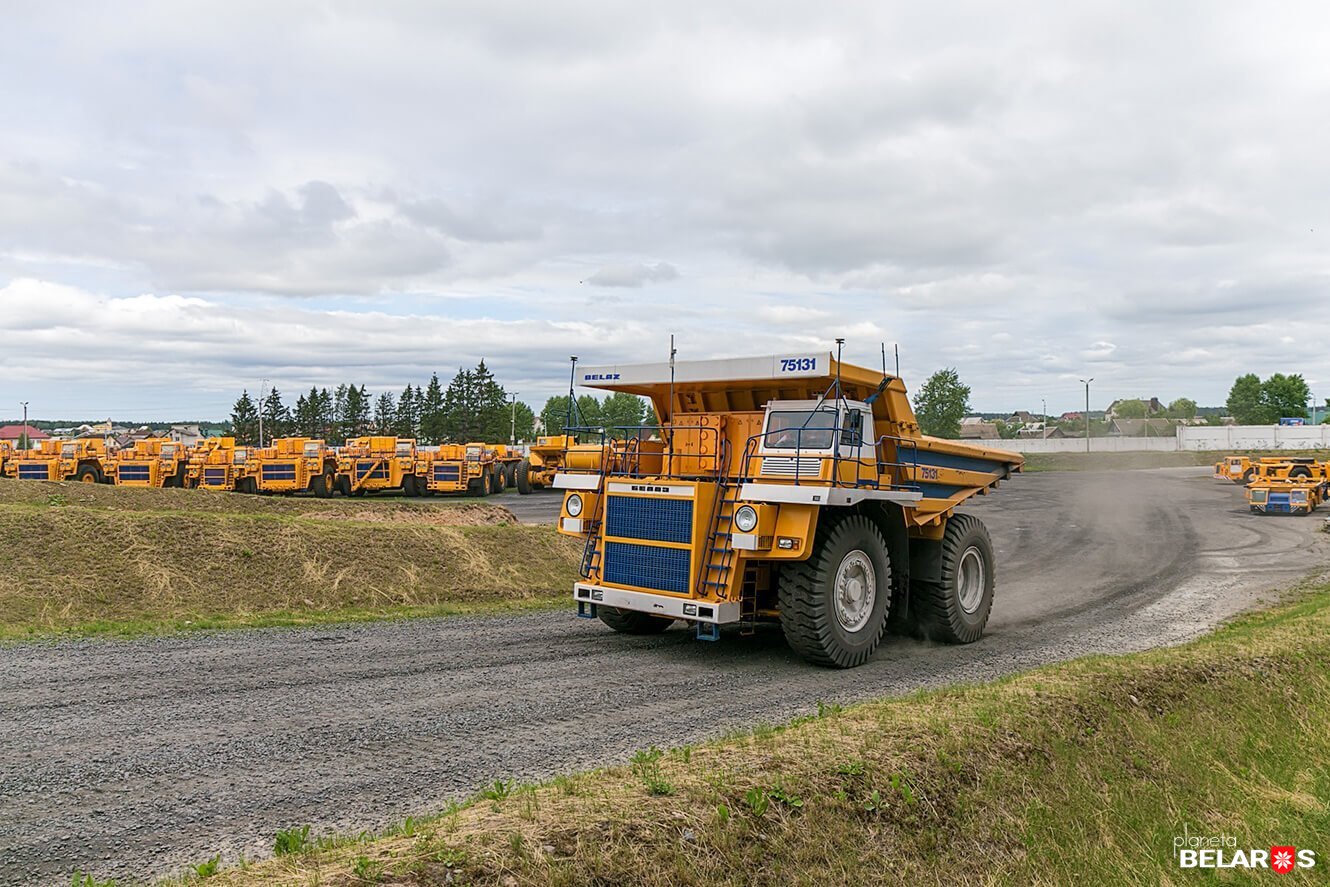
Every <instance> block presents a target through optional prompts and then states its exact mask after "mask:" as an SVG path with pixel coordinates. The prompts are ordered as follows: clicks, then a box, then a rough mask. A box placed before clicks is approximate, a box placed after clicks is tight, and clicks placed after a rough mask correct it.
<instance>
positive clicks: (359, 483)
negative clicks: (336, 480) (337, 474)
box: [351, 459, 391, 493]
mask: <svg viewBox="0 0 1330 887" xmlns="http://www.w3.org/2000/svg"><path fill="white" fill-rule="evenodd" d="M386 462H387V460H386V459H376V460H375V462H374V464H373V465H371V466H370V469H369V471H366V472H365V473H364V474H360V472H359V468H360V460H359V459H357V460H356V465H355V467H356V469H357V471H356V481H355V483H353V484H351V492H353V493H355V492H358V491H359V490H360V488H361V487H363V486H365V483H366V481H368V480H369V476H370V475H371V474H373V473H374V472H376V471H378V470H379V466H380V465H383V466H384V473H385V474H390V473H391V472H388V471H387V465H386V464H385V463H386Z"/></svg>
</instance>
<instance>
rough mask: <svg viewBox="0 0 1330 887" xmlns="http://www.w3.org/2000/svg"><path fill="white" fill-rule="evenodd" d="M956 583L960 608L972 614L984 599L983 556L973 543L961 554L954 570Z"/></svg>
mask: <svg viewBox="0 0 1330 887" xmlns="http://www.w3.org/2000/svg"><path fill="white" fill-rule="evenodd" d="M956 585H957V589H956V590H957V594H958V596H959V597H960V605H961V609H962V610H964V611H965V612H966V613H971V614H973V613H974V612H975V611H976V610H978V609H979V604H980V602H982V601H983V599H984V558H983V556H982V555H980V554H979V549H978V548H975V547H974V546H973V545H971V546H970V547H969V548H967V549H965V553H964V554H962V555H961V563H960V566H959V568H957V570H956Z"/></svg>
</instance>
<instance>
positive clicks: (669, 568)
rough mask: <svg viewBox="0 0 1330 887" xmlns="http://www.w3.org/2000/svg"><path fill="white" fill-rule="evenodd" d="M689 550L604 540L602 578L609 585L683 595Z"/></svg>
mask: <svg viewBox="0 0 1330 887" xmlns="http://www.w3.org/2000/svg"><path fill="white" fill-rule="evenodd" d="M689 561H690V558H689V551H688V549H686V548H657V547H655V546H654V545H637V544H635V543H632V542H606V543H605V568H604V576H605V581H606V582H609V583H611V584H613V585H628V586H632V587H634V588H652V589H655V590H657V591H670V592H674V593H675V594H687V593H688V591H689V585H690V583H689V575H690V574H689V570H688V567H689Z"/></svg>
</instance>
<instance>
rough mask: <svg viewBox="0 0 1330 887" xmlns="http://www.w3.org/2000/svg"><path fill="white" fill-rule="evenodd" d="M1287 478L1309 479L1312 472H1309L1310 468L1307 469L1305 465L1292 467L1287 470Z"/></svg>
mask: <svg viewBox="0 0 1330 887" xmlns="http://www.w3.org/2000/svg"><path fill="white" fill-rule="evenodd" d="M1288 476H1289V477H1291V478H1292V477H1311V476H1312V470H1311V469H1310V468H1308V467H1307V466H1306V465H1295V466H1293V468H1291V469H1289V472H1288Z"/></svg>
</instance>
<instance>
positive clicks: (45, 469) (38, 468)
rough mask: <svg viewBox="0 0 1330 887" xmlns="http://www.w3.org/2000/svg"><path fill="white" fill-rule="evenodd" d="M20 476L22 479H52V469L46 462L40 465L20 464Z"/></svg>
mask: <svg viewBox="0 0 1330 887" xmlns="http://www.w3.org/2000/svg"><path fill="white" fill-rule="evenodd" d="M18 476H19V478H21V479H22V480H50V479H51V469H50V467H49V466H47V465H46V464H45V463H42V464H40V465H20V466H19V467H18Z"/></svg>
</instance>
